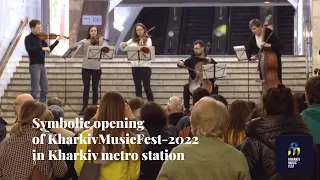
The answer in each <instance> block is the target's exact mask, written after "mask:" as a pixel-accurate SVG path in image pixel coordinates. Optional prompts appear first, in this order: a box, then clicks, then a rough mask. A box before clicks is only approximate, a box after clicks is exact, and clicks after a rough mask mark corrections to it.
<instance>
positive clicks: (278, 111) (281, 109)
mask: <svg viewBox="0 0 320 180" xmlns="http://www.w3.org/2000/svg"><path fill="white" fill-rule="evenodd" d="M262 102H263V107H264V109H265V112H266V115H284V114H291V113H293V112H294V102H293V95H292V92H291V90H290V89H289V88H287V87H285V86H284V85H283V84H279V85H278V86H277V87H275V88H269V89H268V90H267V92H266V93H265V94H264V95H263V96H262Z"/></svg>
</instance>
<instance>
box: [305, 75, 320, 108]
mask: <svg viewBox="0 0 320 180" xmlns="http://www.w3.org/2000/svg"><path fill="white" fill-rule="evenodd" d="M305 91H306V99H307V103H308V105H313V104H320V76H315V77H312V78H310V79H308V80H307V82H306V84H305Z"/></svg>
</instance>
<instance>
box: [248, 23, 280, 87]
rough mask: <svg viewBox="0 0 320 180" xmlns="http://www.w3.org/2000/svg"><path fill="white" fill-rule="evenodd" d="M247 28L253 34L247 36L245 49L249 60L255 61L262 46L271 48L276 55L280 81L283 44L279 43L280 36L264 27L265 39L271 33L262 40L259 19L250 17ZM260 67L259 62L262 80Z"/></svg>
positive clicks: (260, 72) (259, 68) (259, 67)
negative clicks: (247, 40)
mask: <svg viewBox="0 0 320 180" xmlns="http://www.w3.org/2000/svg"><path fill="white" fill-rule="evenodd" d="M249 28H250V30H251V31H252V33H253V34H252V35H251V36H250V38H249V42H248V45H247V49H246V51H247V55H248V57H249V58H250V60H253V61H255V60H257V54H258V52H259V50H260V49H261V48H262V47H266V48H271V49H272V50H273V51H274V52H275V54H276V55H277V62H278V78H279V80H280V82H281V83H282V64H281V50H282V49H283V44H282V43H281V41H280V38H279V37H278V36H277V34H276V33H275V32H274V31H272V30H271V29H270V28H265V34H264V37H265V39H267V38H268V37H269V36H270V34H271V33H272V34H271V36H270V37H269V39H268V40H267V42H263V40H262V29H263V27H262V24H261V22H260V20H259V19H252V20H251V21H250V22H249ZM261 68H262V67H261V66H260V64H258V70H259V75H260V79H261V80H263V75H262V71H261Z"/></svg>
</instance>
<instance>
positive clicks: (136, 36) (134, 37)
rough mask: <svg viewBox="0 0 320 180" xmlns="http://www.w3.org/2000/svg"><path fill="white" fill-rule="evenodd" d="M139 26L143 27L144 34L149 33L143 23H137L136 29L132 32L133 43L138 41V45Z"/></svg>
mask: <svg viewBox="0 0 320 180" xmlns="http://www.w3.org/2000/svg"><path fill="white" fill-rule="evenodd" d="M137 26H141V27H142V28H143V30H144V33H147V31H148V30H147V28H146V26H145V25H144V24H142V23H137V24H135V25H134V28H133V30H132V35H131V38H132V41H134V40H136V41H135V42H136V43H138V42H139V39H138V34H137V32H136V29H137ZM144 43H146V42H144Z"/></svg>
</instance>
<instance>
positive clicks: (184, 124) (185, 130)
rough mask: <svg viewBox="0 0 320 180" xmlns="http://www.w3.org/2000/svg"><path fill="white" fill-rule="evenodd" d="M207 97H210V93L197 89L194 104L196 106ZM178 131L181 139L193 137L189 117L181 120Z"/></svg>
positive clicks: (193, 98)
mask: <svg viewBox="0 0 320 180" xmlns="http://www.w3.org/2000/svg"><path fill="white" fill-rule="evenodd" d="M206 96H210V93H209V92H208V91H207V90H206V89H204V88H197V89H195V90H194V91H193V94H192V104H193V105H195V104H196V103H197V102H198V101H199V100H200V99H201V98H203V97H206ZM177 129H178V131H179V135H180V137H183V138H186V137H191V136H192V133H191V127H190V119H189V116H184V117H182V118H181V119H180V121H179V122H178V124H177Z"/></svg>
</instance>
